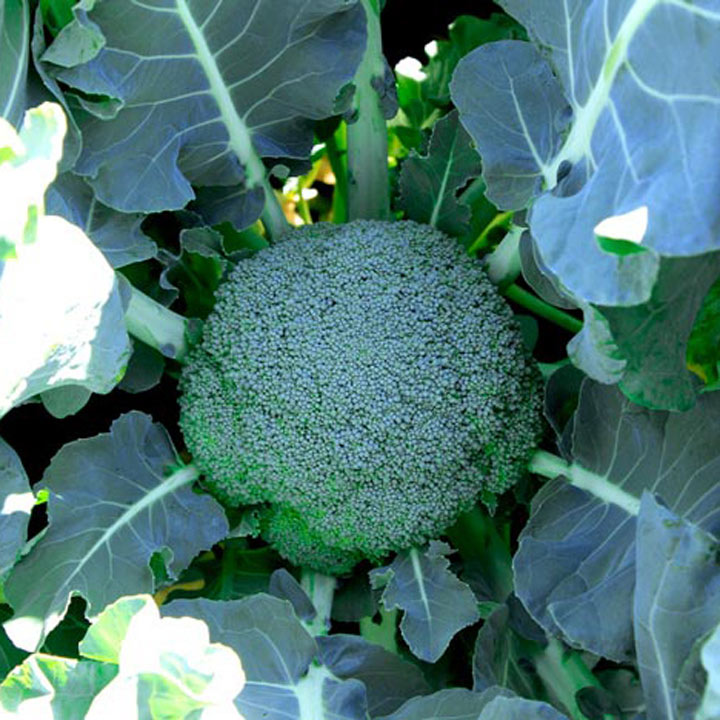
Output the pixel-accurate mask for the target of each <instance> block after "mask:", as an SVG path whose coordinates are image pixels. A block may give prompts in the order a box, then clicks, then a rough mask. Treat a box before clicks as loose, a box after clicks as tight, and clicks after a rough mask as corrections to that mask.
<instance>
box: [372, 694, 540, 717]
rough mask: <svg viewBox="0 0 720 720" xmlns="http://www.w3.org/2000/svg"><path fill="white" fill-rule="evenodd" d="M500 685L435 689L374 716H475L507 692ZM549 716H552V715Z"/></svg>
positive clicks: (479, 715) (479, 714)
mask: <svg viewBox="0 0 720 720" xmlns="http://www.w3.org/2000/svg"><path fill="white" fill-rule="evenodd" d="M511 695H512V693H511V692H510V691H509V690H505V689H504V688H499V687H492V688H489V689H488V690H485V691H484V692H481V693H475V692H471V691H470V690H466V689H465V688H450V689H447V690H439V691H438V692H436V693H433V694H432V695H426V696H424V697H417V698H412V699H411V700H408V701H407V702H406V703H404V704H403V705H402V707H400V708H398V709H397V710H396V711H395V712H394V713H392V715H386V716H384V717H383V718H378V720H479V718H481V717H484V716H483V715H481V713H482V712H483V711H484V709H485V708H486V707H487V706H488V704H489V703H491V702H492V701H493V700H495V699H496V698H497V697H498V696H500V697H502V696H511ZM551 720H554V718H552V719H551Z"/></svg>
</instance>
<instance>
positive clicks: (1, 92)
mask: <svg viewBox="0 0 720 720" xmlns="http://www.w3.org/2000/svg"><path fill="white" fill-rule="evenodd" d="M29 56H30V3H29V0H2V2H0V58H2V63H0V117H3V118H5V119H6V120H7V121H8V122H9V123H10V124H11V125H14V126H15V127H18V126H19V125H20V123H21V121H22V117H23V113H24V112H25V89H26V88H25V83H26V78H27V69H28V58H29Z"/></svg>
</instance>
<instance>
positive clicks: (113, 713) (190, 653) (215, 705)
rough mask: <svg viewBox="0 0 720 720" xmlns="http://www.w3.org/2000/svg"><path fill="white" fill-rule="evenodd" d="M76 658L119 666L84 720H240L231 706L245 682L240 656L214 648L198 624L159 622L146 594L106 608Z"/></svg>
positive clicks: (224, 648) (194, 621) (203, 626)
mask: <svg viewBox="0 0 720 720" xmlns="http://www.w3.org/2000/svg"><path fill="white" fill-rule="evenodd" d="M80 651H81V652H82V654H83V655H85V656H86V657H91V658H96V659H101V660H103V661H105V662H108V663H115V664H117V675H116V676H115V677H114V678H113V680H112V681H111V682H110V683H108V684H107V685H106V686H105V687H104V688H103V689H102V691H101V692H100V693H98V695H97V696H96V697H95V698H94V699H93V701H92V704H91V705H90V708H89V711H88V713H87V715H85V716H84V717H85V718H86V720H106V718H110V717H122V718H123V720H144V719H145V718H178V719H180V718H187V719H188V720H190V718H196V717H200V715H201V714H203V713H207V716H208V717H209V716H212V717H218V718H227V720H243V719H242V718H241V717H240V715H239V713H238V712H237V709H236V708H235V703H234V701H235V698H236V697H237V695H238V694H239V693H240V691H241V690H242V688H243V685H244V682H245V675H244V673H243V670H242V666H241V665H240V660H239V658H238V656H237V654H236V653H235V652H233V650H232V649H231V648H229V647H227V646H226V645H221V644H217V643H211V642H210V637H209V633H208V628H207V625H206V624H205V623H204V622H202V620H199V619H196V618H193V617H181V618H173V617H163V618H161V617H160V611H159V610H158V607H157V605H156V604H155V601H154V600H153V598H152V597H150V596H149V595H145V596H136V597H127V598H122V599H121V600H118V601H117V602H116V603H114V604H113V605H111V606H110V607H108V608H106V610H105V611H104V612H103V613H102V614H101V615H100V617H99V618H98V621H97V623H95V624H94V625H93V626H92V627H91V628H90V630H88V633H87V635H86V637H85V640H83V642H82V644H81V646H80ZM213 713H214V714H213ZM202 716H203V717H205V716H206V715H204V714H203V715H202Z"/></svg>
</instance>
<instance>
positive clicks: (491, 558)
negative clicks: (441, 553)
mask: <svg viewBox="0 0 720 720" xmlns="http://www.w3.org/2000/svg"><path fill="white" fill-rule="evenodd" d="M505 529H507V528H505ZM445 534H446V535H447V536H448V538H449V539H450V542H451V544H452V546H453V547H454V548H456V549H457V551H458V552H459V553H460V557H461V558H462V559H463V560H464V561H465V562H469V561H470V562H472V561H476V562H479V563H480V564H481V565H482V568H483V577H484V578H485V580H486V581H487V583H488V585H489V586H490V587H491V588H492V592H493V598H494V599H496V600H497V601H498V602H503V601H504V600H505V599H506V598H507V596H508V595H510V593H511V592H512V591H513V577H512V557H511V555H510V544H509V541H508V540H507V538H504V537H502V536H501V534H500V533H499V532H498V529H497V527H496V525H495V522H494V521H493V519H492V518H491V517H489V516H488V515H487V513H485V512H483V511H482V510H481V509H480V507H479V506H477V505H476V506H475V507H473V508H472V510H469V511H468V512H466V513H463V514H462V515H460V517H459V518H458V519H457V521H456V522H455V524H454V525H453V526H452V527H450V528H448V530H447V531H446V533H445Z"/></svg>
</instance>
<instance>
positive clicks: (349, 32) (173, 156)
mask: <svg viewBox="0 0 720 720" xmlns="http://www.w3.org/2000/svg"><path fill="white" fill-rule="evenodd" d="M84 7H85V8H86V9H87V12H86V13H85V12H84V11H83V13H79V12H78V13H76V17H77V19H76V21H75V23H74V24H71V25H68V26H66V28H65V29H64V30H63V33H69V32H71V29H72V28H73V27H74V26H75V24H80V25H83V26H84V27H85V28H86V29H87V28H95V27H97V28H99V29H100V31H101V32H102V34H103V36H104V40H105V43H104V47H102V48H101V49H99V51H98V53H97V55H96V56H95V57H94V58H92V59H91V60H89V62H85V63H81V64H75V65H71V63H72V61H73V60H74V58H67V57H65V55H64V54H63V55H62V57H61V60H62V65H65V66H66V67H62V65H60V64H56V65H55V66H54V67H53V65H51V63H50V62H45V63H44V67H45V71H46V72H48V73H49V74H51V75H52V76H53V77H54V78H56V79H59V80H62V81H63V82H64V83H65V84H67V85H68V86H69V87H70V88H73V89H74V90H76V91H79V92H80V93H84V94H88V93H89V94H93V95H103V96H107V97H108V98H111V99H113V102H114V103H115V105H114V106H113V112H112V113H109V114H108V113H107V112H106V109H107V108H106V104H103V105H102V106H100V107H99V108H96V107H94V106H93V105H91V104H88V103H87V102H84V108H85V111H84V112H83V111H80V110H78V112H77V113H76V116H77V118H78V121H79V124H80V126H81V130H82V135H83V149H82V152H81V154H80V157H79V159H78V162H77V165H76V167H75V171H76V172H78V173H80V174H82V175H84V176H86V177H87V179H88V182H89V183H90V185H91V186H92V187H93V189H94V190H95V192H96V194H97V197H98V200H99V201H100V202H102V203H103V204H105V205H108V206H110V207H113V208H116V209H118V210H122V211H125V212H136V211H145V212H150V211H160V210H166V209H175V208H181V207H183V206H185V205H186V204H187V203H188V202H189V201H190V200H192V199H193V198H194V197H195V194H194V192H193V190H192V187H191V184H196V185H203V186H231V185H238V184H240V183H242V182H243V181H244V179H245V178H248V177H249V178H250V180H251V182H250V185H251V186H253V185H255V186H256V185H257V184H258V183H259V182H260V177H259V176H260V175H261V174H264V173H263V171H262V164H261V163H260V161H259V160H258V155H259V156H260V157H274V158H277V157H289V158H306V157H308V156H309V154H310V150H311V146H312V140H313V136H312V124H311V123H310V122H309V120H312V119H320V118H324V117H327V116H329V115H332V114H334V113H335V112H336V111H339V110H342V109H343V108H342V107H339V106H337V105H336V99H337V98H338V95H339V93H340V90H341V89H342V88H343V86H344V85H346V84H347V83H349V82H350V81H351V80H352V77H353V75H354V71H355V68H356V66H357V64H358V63H359V61H360V58H361V55H362V52H363V50H364V42H365V38H364V33H363V29H362V28H363V27H364V23H363V22H362V10H361V7H360V4H359V3H358V2H347V1H344V0H322V2H313V3H307V2H304V1H302V0H291V1H290V2H284V3H281V4H278V3H275V2H269V1H268V0H260V1H259V2H257V3H247V4H241V5H238V4H237V3H235V2H232V1H230V2H229V1H228V0H216V1H215V2H213V3H205V2H197V1H196V0H173V1H172V2H170V3H164V4H163V5H162V6H161V5H150V4H146V3H140V2H130V3H122V4H121V5H118V4H117V3H109V2H94V1H93V0H86V2H85V3H84ZM61 35H62V34H61ZM59 39H60V38H58V40H59ZM56 42H58V41H56ZM340 49H341V50H342V52H339V50H340ZM44 57H45V59H46V60H49V61H51V62H53V63H59V62H60V60H59V59H58V57H57V55H56V54H55V53H54V52H53V46H52V45H51V46H50V48H49V49H48V51H47V52H46V53H45V56H44ZM138 129H142V132H138ZM248 163H249V164H250V166H252V167H249V165H248Z"/></svg>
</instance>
